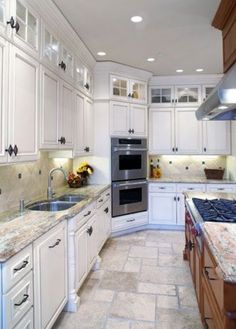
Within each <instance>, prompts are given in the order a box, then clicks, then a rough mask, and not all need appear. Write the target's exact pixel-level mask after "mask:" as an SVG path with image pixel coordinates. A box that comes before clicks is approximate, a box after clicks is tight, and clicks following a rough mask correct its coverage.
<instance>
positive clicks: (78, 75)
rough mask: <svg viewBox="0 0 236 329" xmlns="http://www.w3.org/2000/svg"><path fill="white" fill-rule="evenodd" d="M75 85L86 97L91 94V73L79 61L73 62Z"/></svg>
mask: <svg viewBox="0 0 236 329" xmlns="http://www.w3.org/2000/svg"><path fill="white" fill-rule="evenodd" d="M75 85H76V88H78V89H79V90H81V91H82V92H83V93H85V94H86V95H87V96H90V97H91V96H92V94H93V72H92V71H91V70H90V69H88V68H87V67H86V66H85V65H84V64H83V63H82V61H81V60H79V59H78V58H76V60H75Z"/></svg>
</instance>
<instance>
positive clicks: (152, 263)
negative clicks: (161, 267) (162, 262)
mask: <svg viewBox="0 0 236 329" xmlns="http://www.w3.org/2000/svg"><path fill="white" fill-rule="evenodd" d="M142 261H143V262H142V263H143V265H148V266H157V263H158V259H156V258H143V259H142Z"/></svg>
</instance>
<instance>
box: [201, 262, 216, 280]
mask: <svg viewBox="0 0 236 329" xmlns="http://www.w3.org/2000/svg"><path fill="white" fill-rule="evenodd" d="M208 269H213V267H210V266H204V273H205V275H206V277H207V279H208V280H211V281H215V280H217V279H215V278H211V277H210V275H209V272H208Z"/></svg>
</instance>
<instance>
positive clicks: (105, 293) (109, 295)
mask: <svg viewBox="0 0 236 329" xmlns="http://www.w3.org/2000/svg"><path fill="white" fill-rule="evenodd" d="M114 294H115V292H114V291H112V290H108V289H97V290H96V291H95V293H94V296H93V299H94V300H96V301H101V302H108V303H110V302H112V300H113V297H114Z"/></svg>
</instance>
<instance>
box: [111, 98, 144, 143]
mask: <svg viewBox="0 0 236 329" xmlns="http://www.w3.org/2000/svg"><path fill="white" fill-rule="evenodd" d="M110 129H111V131H110V133H111V135H112V136H140V137H145V136H147V106H145V105H139V104H129V103H123V102H111V104H110Z"/></svg>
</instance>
